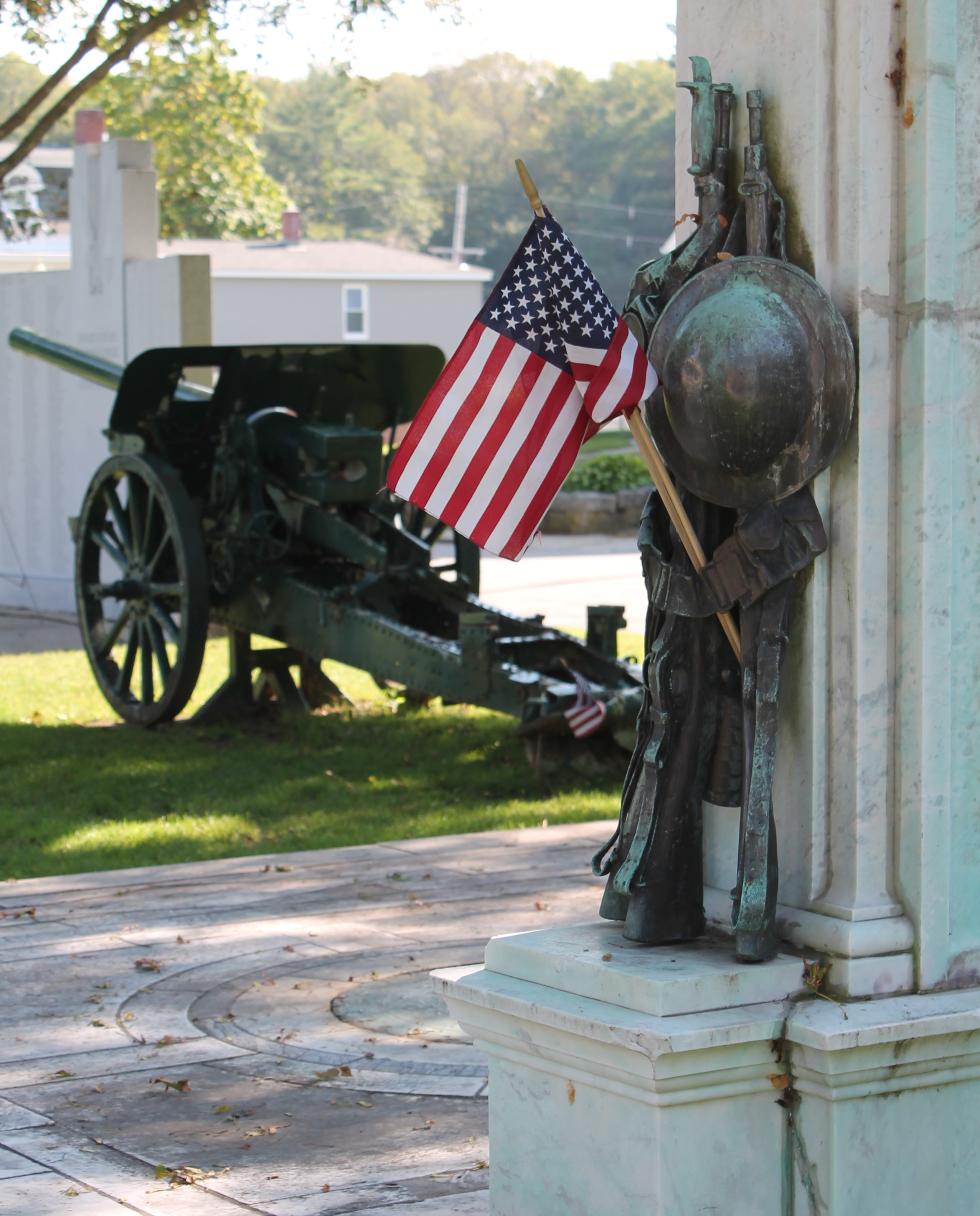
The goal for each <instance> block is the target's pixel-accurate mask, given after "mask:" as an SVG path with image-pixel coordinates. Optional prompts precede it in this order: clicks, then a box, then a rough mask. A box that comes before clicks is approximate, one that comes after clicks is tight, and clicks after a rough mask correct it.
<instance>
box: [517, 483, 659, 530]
mask: <svg viewBox="0 0 980 1216" xmlns="http://www.w3.org/2000/svg"><path fill="white" fill-rule="evenodd" d="M649 494H650V491H649V490H648V489H647V488H646V487H644V488H643V489H639V490H617V491H616V492H615V493H610V494H601V493H598V492H597V491H595V490H561V491H559V493H558V497H557V498H556V499H555V501H554V502H553V503H552V505H551V508H550V510H549V511H548V514H547V515H546V516H545V519H544V523H543V524H542V526H541V530H542V531H543V532H550V533H572V534H576V535H581V534H583V533H588V532H604V533H607V534H612V535H630V536H635V535H636V530H637V528H638V527H639V524H640V513H641V512H642V510H643V505H644V503H645V502H646V500H647V498H648V496H649Z"/></svg>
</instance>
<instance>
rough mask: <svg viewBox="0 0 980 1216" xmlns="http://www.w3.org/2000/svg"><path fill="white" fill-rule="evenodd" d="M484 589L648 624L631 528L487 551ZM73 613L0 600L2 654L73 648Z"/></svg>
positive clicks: (513, 602) (552, 621)
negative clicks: (520, 549) (523, 550)
mask: <svg viewBox="0 0 980 1216" xmlns="http://www.w3.org/2000/svg"><path fill="white" fill-rule="evenodd" d="M481 579H482V584H483V585H482V591H481V596H482V598H483V599H485V600H486V601H487V603H488V604H493V605H495V606H496V607H498V608H503V609H505V610H506V611H507V612H515V613H517V614H518V615H519V616H532V615H534V614H535V613H537V612H541V613H544V616H545V620H546V621H547V623H548V624H549V625H555V626H557V627H558V628H564V629H568V628H572V629H579V630H582V631H583V632H584V630H585V624H586V614H585V609H586V605H587V604H622V605H624V607H625V609H626V627H627V629H629V630H631V631H632V632H633V633H642V632H643V621H644V615H645V613H646V592H645V591H644V588H643V575H642V572H641V570H640V558H639V554H638V553H637V550H636V540H635V538H634V537H632V536H542V537H539V538H538V540H537V541H535V542H534V545H533V546H532V548H531V549H530V551H529V552H528V553H527V555H526V556H525V557H524V558H522V559H521V561H519V562H508V561H504V560H503V558H500V557H484V559H483V562H482V566H481ZM80 644H81V643H80V640H79V636H78V626H77V624H76V623H75V620H74V617H71V616H63V615H59V614H57V613H47V614H40V615H39V614H34V613H30V612H28V611H26V610H22V609H10V608H2V607H0V654H22V653H25V652H27V651H40V650H74V649H77V648H78V647H79V646H80Z"/></svg>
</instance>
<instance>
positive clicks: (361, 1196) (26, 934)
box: [0, 823, 610, 1216]
mask: <svg viewBox="0 0 980 1216" xmlns="http://www.w3.org/2000/svg"><path fill="white" fill-rule="evenodd" d="M609 827H610V825H609V824H606V823H593V824H580V825H575V826H568V827H554V828H539V829H532V830H529V831H523V832H516V831H512V832H488V833H483V834H480V835H475V836H454V837H441V838H436V839H431V840H412V841H399V842H395V843H391V844H384V845H374V846H367V847H358V848H351V849H334V850H329V849H328V850H318V851H315V852H307V853H292V854H279V855H274V856H269V857H250V858H233V859H225V860H222V861H212V862H195V863H191V864H189V865H178V866H155V867H146V868H145V869H133V870H116V871H111V872H108V873H105V874H83V875H71V876H67V877H64V878H38V879H28V880H25V881H21V882H7V883H0V1213H2V1214H3V1216H28V1214H30V1216H46V1214H47V1213H72V1214H73V1216H74V1214H81V1216H101V1214H105V1216H112V1214H114V1213H116V1212H118V1213H123V1212H126V1211H129V1212H133V1211H135V1212H139V1213H143V1214H144V1216H172V1214H173V1216H212V1214H213V1216H222V1214H223V1213H228V1214H229V1216H231V1214H232V1213H236V1212H237V1213H242V1212H249V1213H265V1214H267V1216H321V1214H322V1216H328V1214H337V1216H340V1214H341V1213H357V1214H358V1216H372V1214H373V1216H381V1214H382V1213H384V1214H386V1216H387V1214H388V1213H390V1214H391V1216H395V1214H396V1213H401V1212H404V1213H405V1214H406V1216H485V1214H486V1211H487V1207H486V1187H487V1183H488V1178H489V1169H488V1163H487V1137H486V1132H487V1129H486V1103H485V1101H484V1095H485V1087H486V1063H485V1060H484V1058H483V1057H482V1055H481V1054H480V1053H479V1052H478V1051H477V1050H476V1049H475V1048H474V1047H473V1046H472V1045H471V1044H470V1043H468V1042H466V1040H465V1038H464V1037H463V1035H462V1033H461V1031H460V1030H459V1027H458V1026H456V1025H455V1023H453V1022H452V1021H451V1020H450V1019H449V1017H448V1015H447V1013H446V1011H445V1009H444V1008H443V1007H442V1006H441V1004H440V1002H439V1001H438V1000H437V999H436V998H435V997H434V994H433V991H432V989H431V987H430V985H429V981H428V972H429V971H430V970H432V969H433V968H436V967H448V966H457V965H462V964H466V963H473V962H477V961H479V960H480V959H481V958H482V955H483V947H484V945H485V943H486V941H487V939H488V938H489V937H490V936H491V935H493V934H497V933H507V932H517V931H520V930H524V929H528V928H534V927H538V926H541V927H544V926H545V925H555V924H567V923H572V922H574V921H582V920H589V919H592V918H593V917H594V916H595V911H596V906H597V901H598V890H597V880H595V879H593V878H592V877H591V875H590V873H589V868H588V861H589V857H590V855H591V853H592V852H593V851H594V849H595V847H596V845H597V844H599V843H600V842H601V841H603V840H604V839H605V838H606V836H607V835H608V832H609ZM188 1169H189V1170H191V1171H196V1172H192V1173H182V1172H181V1171H185V1170H188ZM191 1179H193V1181H190V1180H191Z"/></svg>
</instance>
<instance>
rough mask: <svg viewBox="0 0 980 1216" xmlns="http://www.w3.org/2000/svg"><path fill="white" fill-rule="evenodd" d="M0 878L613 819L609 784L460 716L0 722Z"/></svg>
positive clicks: (458, 709) (484, 717) (375, 712)
mask: <svg viewBox="0 0 980 1216" xmlns="http://www.w3.org/2000/svg"><path fill="white" fill-rule="evenodd" d="M0 771H2V772H3V774H4V779H3V787H2V789H0V832H2V836H3V839H4V841H5V846H6V847H5V850H4V852H5V856H4V859H3V863H2V866H0V876H2V877H4V878H21V877H29V876H34V875H42V874H59V873H76V872H79V871H84V870H102V869H114V868H118V867H123V866H134V865H156V864H161V863H165V862H180V861H194V860H200V859H203V858H212V857H227V856H239V855H244V854H249V853H264V852H277V851H280V852H281V851H289V850H295V849H314V848H327V847H335V846H339V845H349V844H364V843H370V842H373V841H377V840H391V839H398V838H401V837H411V836H430V835H441V834H446V833H455V832H470V831H484V830H489V829H494V828H505V827H524V826H531V825H535V824H539V823H540V822H541V821H542V820H543V819H547V820H548V821H549V822H550V823H562V822H575V821H582V820H588V819H597V818H604V817H609V816H613V815H615V814H616V812H617V809H618V781H617V778H616V777H615V776H614V775H606V776H592V777H587V776H582V775H580V774H576V773H571V772H569V773H566V774H563V775H561V776H559V777H557V778H556V777H551V778H549V779H548V780H543V779H541V778H539V777H537V776H536V775H535V774H534V772H533V771H532V770H531V769H530V768H529V766H528V763H527V760H526V758H525V755H524V748H523V744H522V742H521V740H520V739H518V738H517V737H516V736H515V734H514V726H513V722H512V721H511V720H510V719H509V718H504V717H502V716H500V715H497V714H493V713H490V712H489V711H486V710H478V709H473V708H471V707H465V706H454V707H452V708H447V709H442V708H432V709H428V710H425V711H422V712H418V713H404V714H398V715H395V714H392V713H391V712H389V711H388V710H386V709H385V708H375V709H372V710H367V711H364V712H357V713H353V714H352V713H350V712H348V711H338V712H334V713H328V714H325V715H323V716H314V717H306V718H304V717H293V716H288V715H279V716H272V715H270V716H268V717H262V718H258V719H254V720H252V721H250V722H248V723H245V724H242V725H212V726H207V727H203V726H195V725H192V724H190V723H176V724H173V725H170V726H167V727H161V728H157V729H156V730H153V731H142V730H138V729H135V728H132V727H127V726H123V725H113V726H94V727H92V726H88V727H86V726H77V725H59V726H44V725H41V726H34V725H27V724H23V725H21V724H18V725H12V724H4V725H0Z"/></svg>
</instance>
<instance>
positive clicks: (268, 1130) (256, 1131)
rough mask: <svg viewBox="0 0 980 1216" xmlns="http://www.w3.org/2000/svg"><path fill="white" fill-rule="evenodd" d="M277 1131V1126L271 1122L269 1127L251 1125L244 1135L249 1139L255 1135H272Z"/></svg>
mask: <svg viewBox="0 0 980 1216" xmlns="http://www.w3.org/2000/svg"><path fill="white" fill-rule="evenodd" d="M278 1131H279V1128H278V1127H276V1125H275V1124H271V1125H270V1126H269V1127H253V1128H252V1129H251V1130H250V1131H247V1132H246V1133H245V1135H246V1136H247V1137H248V1138H250V1139H254V1138H255V1137H256V1136H274V1135H275V1134H276V1133H277V1132H278Z"/></svg>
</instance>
